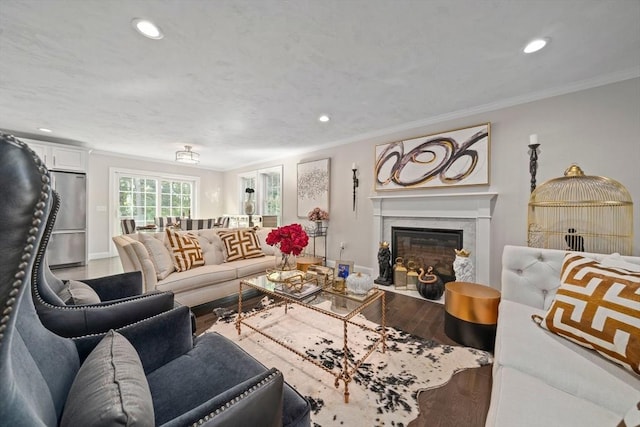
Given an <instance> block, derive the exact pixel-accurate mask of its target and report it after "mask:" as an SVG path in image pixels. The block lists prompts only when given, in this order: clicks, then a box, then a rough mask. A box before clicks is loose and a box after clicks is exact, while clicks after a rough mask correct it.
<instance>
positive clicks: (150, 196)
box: [111, 170, 198, 230]
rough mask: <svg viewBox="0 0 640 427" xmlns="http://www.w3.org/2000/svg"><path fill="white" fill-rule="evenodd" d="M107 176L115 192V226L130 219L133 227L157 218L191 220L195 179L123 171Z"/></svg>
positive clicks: (146, 223) (152, 222) (193, 210)
mask: <svg viewBox="0 0 640 427" xmlns="http://www.w3.org/2000/svg"><path fill="white" fill-rule="evenodd" d="M111 174H112V177H113V178H112V179H113V180H114V181H115V183H116V188H117V195H116V196H117V197H116V200H117V202H116V203H117V218H116V220H117V221H118V222H119V221H120V220H121V219H124V218H133V219H134V220H135V222H136V226H142V225H150V224H154V223H155V218H156V217H158V216H177V217H191V214H192V213H193V212H195V211H196V206H195V205H196V203H195V202H196V200H195V194H196V184H197V182H198V178H194V177H180V176H175V177H174V176H162V175H161V174H154V173H151V172H139V171H124V170H122V171H115V170H112V171H111ZM114 230H119V226H117V227H114Z"/></svg>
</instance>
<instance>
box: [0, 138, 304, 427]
mask: <svg viewBox="0 0 640 427" xmlns="http://www.w3.org/2000/svg"><path fill="white" fill-rule="evenodd" d="M0 199H1V200H2V201H3V203H2V204H0V218H2V221H0V235H1V236H2V239H0V312H1V313H2V314H0V396H2V398H0V420H1V422H2V424H3V425H11V426H33V425H43V426H56V425H60V423H61V422H62V421H65V422H68V423H71V425H91V424H94V423H95V422H97V418H95V417H96V416H97V414H98V410H94V409H95V408H94V405H99V406H100V408H99V409H100V412H99V413H100V416H101V417H103V416H114V417H116V418H117V419H118V421H119V423H122V424H128V425H132V424H135V425H165V426H182V425H191V424H194V423H195V424H197V425H210V426H222V425H227V426H230V425H239V426H240V425H255V426H278V425H283V424H284V425H291V426H308V425H309V424H310V421H309V410H310V407H309V404H308V403H307V402H306V400H304V399H303V398H302V397H301V396H300V395H299V394H298V393H297V392H295V391H294V390H293V389H291V388H290V387H288V386H287V385H286V384H284V385H283V380H282V375H281V374H280V373H279V372H278V371H276V370H273V369H272V370H268V369H266V368H265V367H264V366H263V365H261V364H260V363H258V362H257V361H256V360H255V359H253V358H252V357H251V356H249V355H248V354H247V353H245V352H244V351H243V350H242V349H240V348H239V347H238V346H236V345H235V344H233V343H232V342H231V341H229V340H227V339H226V338H224V337H222V336H221V335H218V334H214V333H211V334H204V335H201V336H199V337H197V338H195V339H193V337H192V335H191V322H190V318H189V309H188V307H177V308H174V309H171V310H168V311H166V312H163V313H160V314H158V315H156V316H154V317H152V318H149V319H144V320H142V321H139V322H136V323H134V324H132V325H127V326H124V327H122V328H119V329H117V331H115V332H114V331H110V332H109V333H107V334H92V335H89V336H83V337H76V338H73V339H70V338H64V337H61V336H59V335H56V334H54V333H52V332H51V331H49V330H48V329H46V328H45V327H44V326H43V325H42V323H41V322H40V319H39V317H38V315H37V314H36V311H35V307H34V304H33V300H32V292H31V291H30V288H31V280H32V272H33V269H34V262H35V258H36V252H37V250H38V248H39V247H40V244H41V242H42V238H43V235H44V229H45V223H46V219H47V218H46V216H47V213H48V212H49V210H50V204H51V188H50V186H49V176H48V172H47V170H46V167H45V166H44V165H43V164H42V162H41V161H40V159H39V158H38V157H37V156H36V155H35V153H33V151H31V150H30V149H28V147H27V146H26V145H25V144H23V143H21V142H19V141H17V140H16V139H14V138H13V137H11V136H7V135H2V134H0ZM125 344H126V345H125ZM110 345H111V346H112V347H109V346H110ZM127 346H128V347H127ZM105 348H106V349H107V350H110V349H114V350H117V351H107V352H106V353H105V352H104V351H103V352H100V351H102V350H104V349H105ZM105 358H107V359H108V360H107V362H106V363H104V360H103V359H105ZM123 358H126V359H125V360H124V361H123ZM96 363H98V364H99V363H103V365H102V366H103V367H105V369H109V370H110V373H113V372H115V373H116V374H117V373H118V372H125V373H126V374H127V376H135V378H136V383H135V384H134V386H135V387H138V389H139V390H141V392H140V393H122V392H119V390H121V387H126V386H127V384H126V382H125V381H124V379H123V381H120V379H119V378H118V383H117V384H116V385H115V386H114V383H115V382H116V381H114V379H113V378H112V376H110V375H109V376H106V377H101V378H98V379H96V378H95V377H96V376H100V375H101V374H100V373H101V372H102V370H101V369H93V367H94V366H95V364H96ZM87 375H88V377H87ZM109 386H113V387H111V389H110V390H111V391H112V393H106V392H104V393H103V392H101V389H100V387H109ZM129 386H130V385H129ZM84 387H92V388H93V390H91V391H93V392H91V391H88V390H85V389H84ZM96 387H98V389H97V391H96V389H95V388H96ZM114 398H116V399H119V400H118V401H117V402H115V403H112V399H114ZM132 398H136V399H137V400H136V401H135V402H134V403H133V404H132V403H131V402H130V400H131V399H132ZM122 408H132V412H127V411H125V410H122ZM140 408H142V409H140ZM82 411H84V412H86V413H87V414H88V416H89V417H90V418H89V419H88V420H85V421H84V422H80V421H77V419H78V418H77V416H78V414H77V412H82ZM132 414H133V415H132ZM81 415H82V414H81ZM74 417H75V418H74ZM91 417H94V418H91ZM132 417H134V418H136V419H135V420H132V419H131V418H132ZM70 419H71V420H75V421H76V422H75V424H74V423H73V421H69V420H70ZM100 421H101V422H102V423H103V424H102V425H115V424H116V422H115V421H112V423H111V424H109V421H108V420H107V421H105V419H104V418H101V420H100ZM133 421H137V422H136V423H134V422H133ZM105 423H106V424H105Z"/></svg>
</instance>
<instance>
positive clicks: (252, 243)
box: [218, 228, 264, 262]
mask: <svg viewBox="0 0 640 427" xmlns="http://www.w3.org/2000/svg"><path fill="white" fill-rule="evenodd" d="M218 236H220V239H221V240H222V243H223V244H224V248H225V250H226V252H227V259H226V261H227V262H230V261H236V260H239V259H246V258H258V257H261V256H264V252H262V248H261V247H260V241H259V240H258V236H256V232H255V230H253V229H252V228H251V229H242V230H234V231H230V232H223V233H218Z"/></svg>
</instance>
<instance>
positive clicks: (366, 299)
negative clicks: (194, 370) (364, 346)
mask: <svg viewBox="0 0 640 427" xmlns="http://www.w3.org/2000/svg"><path fill="white" fill-rule="evenodd" d="M282 286H283V284H282V283H279V282H274V281H271V280H269V279H268V277H267V275H262V276H258V277H255V278H252V279H246V280H241V281H240V289H239V293H238V295H239V296H238V318H237V320H236V329H237V331H238V335H239V334H240V333H241V328H242V325H244V326H247V327H248V328H250V329H252V330H254V331H256V332H258V333H259V334H261V335H263V336H265V337H267V338H268V339H270V340H272V341H274V342H276V343H278V344H279V345H281V346H283V347H284V348H286V349H287V350H289V351H291V352H293V353H295V354H297V355H298V356H300V357H301V358H302V359H304V360H306V361H308V362H311V363H313V364H314V365H316V366H318V367H319V368H321V369H323V370H324V371H326V372H328V373H329V374H331V375H332V376H334V377H335V383H334V385H335V387H336V388H338V387H339V386H340V381H342V382H343V384H344V401H345V403H349V383H350V382H351V379H352V378H353V375H354V374H355V372H356V371H357V370H358V368H359V367H360V365H361V364H362V363H363V362H364V361H365V360H366V359H367V357H369V356H370V355H371V353H373V352H374V351H375V350H376V348H378V346H380V347H381V350H382V352H383V353H385V352H386V349H387V343H386V319H385V311H386V307H385V305H386V303H385V292H384V291H382V290H380V289H377V288H374V289H372V290H371V291H369V292H368V293H367V294H366V295H348V294H347V295H341V294H337V293H335V292H333V291H331V290H329V289H321V288H320V289H317V290H316V291H315V292H313V293H310V294H308V295H306V296H304V297H300V296H299V295H296V293H293V292H292V293H288V292H283V291H282ZM243 288H245V289H246V288H252V289H256V290H258V291H260V292H262V293H263V294H265V295H268V296H270V297H273V298H275V299H276V301H278V302H276V303H275V304H270V305H269V306H267V307H266V308H264V309H263V310H256V311H254V312H251V313H243V312H242V291H243ZM302 293H303V294H304V290H303V292H302ZM328 300H330V301H332V302H333V304H332V305H331V308H330V309H329V308H327V305H326V304H325V305H322V306H319V304H320V303H321V302H323V301H328ZM376 301H380V307H381V318H382V322H381V328H379V330H376V329H372V328H370V327H368V326H366V325H363V324H360V323H358V322H357V321H355V320H352V319H353V318H354V317H355V316H356V315H357V314H359V313H361V312H362V310H364V309H365V308H367V307H368V306H370V305H371V304H373V303H375V302H376ZM290 304H295V305H297V306H300V307H304V308H306V309H309V310H313V311H315V312H318V313H321V314H323V315H325V316H328V317H331V318H334V319H337V320H339V321H341V322H342V324H343V328H342V331H343V333H342V334H343V353H344V356H343V363H342V367H341V368H337V369H329V368H327V367H326V366H324V365H323V364H322V363H320V362H318V361H316V360H314V359H312V358H310V357H309V356H307V355H306V354H305V353H303V352H301V351H299V350H297V349H295V348H293V347H291V346H290V345H288V344H286V343H285V342H284V341H282V340H281V339H279V338H278V337H274V336H272V335H271V334H269V331H267V329H268V328H260V327H256V326H254V325H252V324H251V322H250V321H249V320H250V319H251V318H252V317H254V316H256V315H259V314H260V313H264V311H265V310H273V309H276V308H279V307H283V306H284V311H285V314H286V313H287V309H288V306H289V305H290ZM328 325H330V323H329V322H328V323H325V324H324V326H327V327H329V326H328ZM349 326H356V327H359V328H362V329H364V330H367V331H370V332H373V333H375V334H378V335H379V337H378V338H377V339H376V341H375V342H374V344H373V345H371V347H370V348H369V349H368V351H367V352H366V353H365V354H364V356H362V357H361V358H360V359H359V360H357V361H353V362H352V361H350V360H349V359H348V355H349V353H350V352H349Z"/></svg>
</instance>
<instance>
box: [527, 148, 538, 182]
mask: <svg viewBox="0 0 640 427" xmlns="http://www.w3.org/2000/svg"><path fill="white" fill-rule="evenodd" d="M539 146H540V144H529V173H530V174H531V192H532V193H533V190H535V189H536V174H537V173H538V153H539V151H538V147H539Z"/></svg>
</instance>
